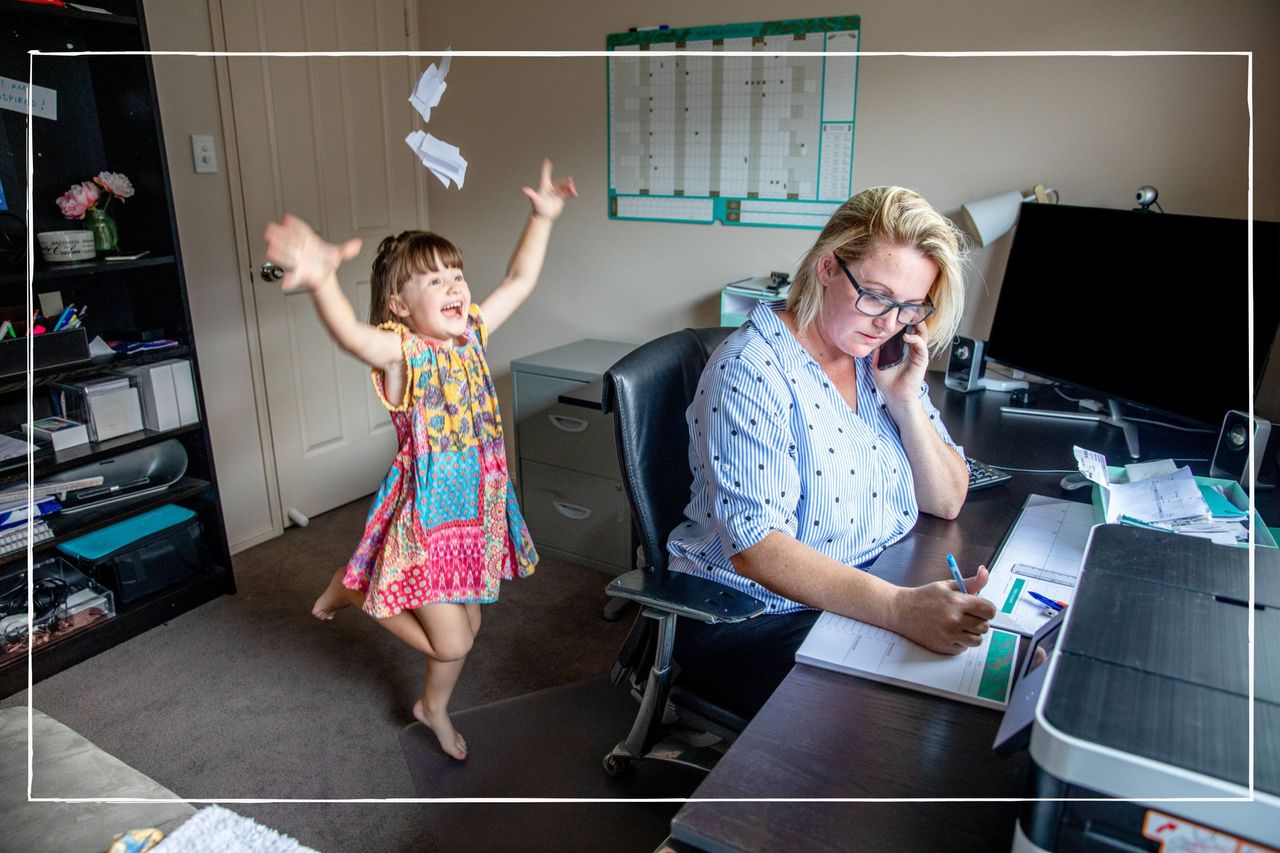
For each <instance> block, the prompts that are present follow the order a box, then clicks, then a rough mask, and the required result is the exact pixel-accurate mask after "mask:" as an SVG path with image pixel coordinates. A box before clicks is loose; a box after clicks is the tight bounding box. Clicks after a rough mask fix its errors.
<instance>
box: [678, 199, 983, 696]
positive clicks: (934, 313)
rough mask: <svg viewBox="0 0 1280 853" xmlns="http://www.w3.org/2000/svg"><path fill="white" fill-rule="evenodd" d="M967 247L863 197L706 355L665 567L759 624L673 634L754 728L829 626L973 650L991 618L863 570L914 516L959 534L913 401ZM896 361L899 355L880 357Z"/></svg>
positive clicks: (950, 325) (950, 329) (913, 211)
mask: <svg viewBox="0 0 1280 853" xmlns="http://www.w3.org/2000/svg"><path fill="white" fill-rule="evenodd" d="M962 262H963V247H962V237H961V235H960V233H959V232H958V230H957V229H956V228H955V226H954V225H952V224H951V223H950V222H949V221H948V220H947V219H946V218H945V217H943V216H942V215H941V214H939V213H938V212H937V211H936V210H935V209H934V208H933V207H932V206H931V205H930V204H929V203H928V202H927V201H926V200H925V199H924V198H923V197H921V196H920V195H918V194H916V193H914V192H912V191H911V190H907V189H903V188H900V187H875V188H872V189H868V190H865V191H863V192H861V193H859V194H858V195H856V196H854V197H853V198H851V199H849V201H847V202H845V203H844V204H843V205H841V207H840V208H839V210H837V211H836V212H835V214H834V215H832V217H831V219H830V220H829V221H828V223H827V225H826V227H825V228H824V229H823V231H822V234H821V235H820V236H819V238H818V240H817V242H816V243H815V244H814V245H813V247H812V248H811V249H810V250H809V252H808V253H807V254H806V255H805V257H804V259H803V260H802V261H801V264H800V267H799V269H798V270H797V272H796V275H795V280H794V284H793V285H792V288H791V291H790V294H789V296H788V299H787V301H786V303H785V304H784V303H782V302H776V303H761V304H760V305H758V306H757V307H756V308H755V310H754V311H753V312H752V313H751V316H750V318H749V320H748V321H747V323H746V324H745V325H743V327H742V328H740V329H739V330H737V331H736V332H734V333H733V334H732V335H731V336H730V337H729V338H728V339H727V340H726V341H725V342H724V344H723V345H721V346H720V348H719V349H718V350H717V351H716V352H715V353H714V354H713V355H712V357H711V360H710V361H709V363H708V364H707V367H706V370H705V371H704V373H703V375H702V378H701V380H700V382H699V386H698V394H697V395H696V396H695V398H694V402H693V404H692V405H691V406H690V407H689V411H688V413H687V415H686V417H687V420H688V423H689V436H690V448H689V462H690V466H691V468H692V471H693V486H692V496H691V499H690V502H689V505H688V506H687V507H686V509H685V516H686V519H687V520H686V521H685V522H684V523H683V524H681V525H680V526H678V527H677V528H676V529H675V530H674V531H673V532H672V534H671V537H670V539H669V541H668V549H669V551H670V553H671V562H670V568H671V569H672V570H674V571H684V572H689V573H690V574H694V575H698V576H701V577H705V578H710V579H712V580H716V581H719V582H720V583H723V584H726V585H728V586H732V587H734V588H737V589H740V590H743V591H744V592H747V593H748V594H750V595H753V596H755V597H756V598H759V599H761V600H763V601H764V602H765V605H766V608H767V609H766V612H765V613H764V614H763V615H761V616H759V617H757V618H755V619H752V620H749V621H747V622H744V623H739V624H736V625H704V624H701V623H698V622H695V621H693V620H682V621H681V622H680V623H679V625H680V630H679V631H678V633H677V638H676V649H675V657H676V660H677V661H679V663H680V665H681V668H682V675H681V679H682V681H683V682H684V683H686V684H689V683H692V684H694V685H696V688H697V690H698V691H699V692H700V693H702V694H703V695H706V696H707V698H709V699H712V700H715V701H719V702H721V703H723V704H725V705H727V706H728V707H730V708H732V709H734V710H736V711H738V712H739V713H741V714H743V715H744V716H751V715H753V714H754V713H755V711H756V710H758V709H759V707H760V705H762V704H763V703H764V700H765V699H767V698H768V696H769V695H770V693H772V692H773V690H774V688H775V687H776V686H777V685H778V683H779V682H780V681H781V680H782V678H783V677H784V676H785V675H786V673H787V672H788V671H789V670H790V668H791V664H792V662H793V660H794V654H795V650H796V648H797V647H798V646H799V644H800V642H801V641H802V640H803V639H804V636H805V634H806V633H808V630H809V628H810V627H811V626H812V624H813V622H814V620H815V619H816V618H817V616H818V613H819V612H820V611H821V610H829V611H833V612H836V613H841V614H844V615H846V616H850V617H853V618H855V619H859V620H862V621H864V622H870V623H873V624H876V625H880V626H883V627H885V628H888V629H890V630H892V631H895V632H897V633H899V634H902V635H904V636H907V637H910V638H911V639H913V640H915V641H916V642H918V643H920V644H921V645H923V646H925V647H927V648H930V649H933V650H934V651H938V652H942V653H947V654H956V653H959V652H961V651H963V650H964V649H966V648H968V647H970V646H974V645H977V644H978V643H980V642H981V639H982V634H984V633H985V632H986V631H987V628H988V620H989V619H991V618H992V617H993V616H994V615H995V610H994V608H993V607H992V605H991V604H990V603H989V602H987V601H985V600H983V599H981V598H978V597H977V596H976V595H974V594H973V593H976V592H977V591H978V590H980V589H981V588H982V587H983V586H984V585H985V584H986V580H987V572H986V569H985V568H979V569H978V571H977V573H976V574H975V575H974V576H973V577H972V578H969V579H966V586H967V588H968V591H969V592H968V594H966V593H962V592H960V591H959V589H958V588H957V586H956V584H955V583H954V582H952V581H946V582H939V583H933V584H928V585H926V586H923V587H917V588H905V587H898V586H894V585H893V584H890V583H888V582H887V581H884V580H881V579H880V578H877V577H874V576H872V575H870V574H868V573H867V572H865V571H863V570H862V569H864V568H865V567H867V566H869V565H870V564H871V563H872V562H873V561H874V560H875V558H876V557H877V556H878V555H879V554H880V553H881V552H882V551H883V550H884V549H885V548H887V547H888V546H889V545H892V544H893V543H894V542H896V541H897V540H899V539H901V538H902V537H903V536H905V535H906V534H907V532H908V531H909V530H910V529H911V528H912V526H913V525H914V524H915V522H916V518H917V516H918V514H919V513H920V512H927V513H930V514H933V515H937V516H941V517H943V518H954V517H955V516H956V514H957V513H959V511H960V507H961V506H962V505H963V503H964V500H965V495H966V493H967V491H968V471H967V468H966V465H965V461H964V456H963V452H962V451H961V450H960V449H959V448H958V447H957V446H956V445H955V443H954V442H953V441H952V440H951V437H950V435H949V434H948V433H947V429H946V427H945V426H944V425H943V423H942V420H941V418H940V417H939V415H938V412H937V410H936V409H935V408H934V406H933V405H932V403H931V402H930V401H929V397H928V393H927V387H926V385H925V383H924V373H925V369H926V367H927V366H928V363H929V351H930V349H931V348H932V349H933V350H935V351H936V350H938V349H941V347H942V345H943V344H945V342H947V341H949V340H950V339H951V337H952V336H953V335H954V333H955V329H956V326H957V324H958V322H959V319H960V315H961V312H962V311H963V307H964V282H963V278H962V275H961V265H962ZM893 350H898V351H899V352H891V351H893Z"/></svg>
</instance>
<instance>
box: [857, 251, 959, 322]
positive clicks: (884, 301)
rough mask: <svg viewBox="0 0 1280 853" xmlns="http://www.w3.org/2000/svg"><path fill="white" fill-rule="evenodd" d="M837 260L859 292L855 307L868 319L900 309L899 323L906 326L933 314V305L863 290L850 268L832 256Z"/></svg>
mask: <svg viewBox="0 0 1280 853" xmlns="http://www.w3.org/2000/svg"><path fill="white" fill-rule="evenodd" d="M832 257H833V258H835V259H836V263H837V264H839V265H840V269H842V270H844V275H845V278H847V279H849V283H850V284H852V285H853V289H854V290H856V291H857V292H858V301H857V302H855V303H854V304H853V305H854V307H855V308H857V309H858V310H859V311H861V312H862V313H863V314H866V315H867V316H868V317H883V316H884V315H885V314H888V313H889V312H890V311H892V310H893V309H894V308H897V309H898V322H899V323H902V324H903V325H904V326H905V325H910V324H915V323H921V322H923V321H924V320H925V319H927V318H928V316H929V315H930V314H932V313H933V311H934V307H933V306H932V305H928V304H925V305H917V304H915V303H913V302H899V301H898V300H896V299H890V298H889V297H887V296H881V295H880V294H878V293H872V292H871V291H870V290H863V289H862V286H861V285H860V284H858V281H857V279H855V278H854V277H853V273H851V272H849V268H848V267H847V266H845V265H844V261H843V260H841V259H840V256H839V255H836V254H832Z"/></svg>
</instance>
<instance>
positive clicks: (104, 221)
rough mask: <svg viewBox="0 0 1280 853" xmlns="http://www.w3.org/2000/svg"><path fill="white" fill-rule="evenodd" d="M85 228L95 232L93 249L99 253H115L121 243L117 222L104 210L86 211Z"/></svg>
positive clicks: (93, 209)
mask: <svg viewBox="0 0 1280 853" xmlns="http://www.w3.org/2000/svg"><path fill="white" fill-rule="evenodd" d="M84 227H85V229H86V230H89V231H92V232H93V248H94V250H95V251H97V252H98V253H102V252H111V251H114V250H115V248H116V246H117V245H118V244H119V242H120V235H119V233H117V231H116V221H115V220H114V219H112V218H111V217H110V216H109V215H107V212H106V211H104V210H98V209H97V208H96V207H95V208H92V209H90V210H86V211H85V214H84Z"/></svg>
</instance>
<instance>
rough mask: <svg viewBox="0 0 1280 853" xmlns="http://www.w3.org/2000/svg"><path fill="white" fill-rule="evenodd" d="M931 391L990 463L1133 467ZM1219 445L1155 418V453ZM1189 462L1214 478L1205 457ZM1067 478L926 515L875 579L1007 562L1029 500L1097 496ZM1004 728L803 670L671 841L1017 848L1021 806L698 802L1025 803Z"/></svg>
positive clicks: (1151, 435)
mask: <svg viewBox="0 0 1280 853" xmlns="http://www.w3.org/2000/svg"><path fill="white" fill-rule="evenodd" d="M929 384H930V395H931V397H932V398H933V400H934V402H935V403H936V404H937V405H938V407H939V408H940V409H941V410H942V412H943V418H944V420H945V421H946V423H947V426H948V429H949V430H950V431H951V434H952V436H953V437H954V438H955V439H956V440H957V441H958V442H960V443H962V444H963V445H964V447H965V450H966V452H967V453H968V454H969V455H970V456H972V457H975V458H977V459H980V460H982V461H984V462H987V463H989V464H992V465H997V466H1005V467H1014V468H1037V469H1041V468H1050V469H1065V470H1074V469H1075V460H1074V458H1073V456H1072V452H1071V447H1072V445H1073V444H1079V445H1081V446H1082V447H1087V448H1089V449H1092V450H1097V451H1098V452H1100V453H1103V454H1104V455H1105V456H1107V458H1108V460H1109V461H1110V462H1111V463H1112V464H1117V465H1119V464H1124V462H1126V461H1128V458H1127V452H1126V450H1125V444H1124V436H1123V435H1122V433H1121V432H1120V430H1119V429H1116V428H1115V427H1111V426H1107V425H1104V424H1096V423H1089V422H1083V421H1055V420H1046V419H1039V418H1026V417H1020V416H1016V415H1014V416H1011V415H1001V413H1000V410H999V407H1000V405H1001V404H1007V403H1008V395H1007V394H998V393H991V392H988V393H976V394H971V395H964V394H959V393H956V392H954V391H947V390H946V389H945V388H944V387H943V383H942V376H941V375H940V374H931V375H930V377H929ZM1214 438H1215V437H1214V436H1209V435H1203V434H1189V433H1182V432H1176V431H1172V430H1162V429H1159V428H1157V427H1147V426H1145V425H1144V426H1143V427H1142V428H1141V440H1142V445H1143V446H1142V450H1143V458H1144V459H1148V458H1162V457H1171V456H1172V457H1175V458H1182V459H1186V458H1192V459H1199V458H1203V459H1205V460H1207V459H1208V458H1209V456H1210V455H1211V454H1212V451H1213V441H1214ZM1192 467H1193V469H1194V470H1195V471H1196V473H1200V474H1204V473H1207V472H1208V462H1207V461H1205V462H1200V463H1192ZM1061 477H1062V474H1059V473H1054V474H1025V473H1017V474H1015V476H1014V479H1013V481H1012V482H1010V483H1006V484H1004V485H1002V486H998V487H996V488H992V489H985V490H982V491H978V492H974V493H972V494H971V495H970V496H969V498H968V500H967V501H966V503H965V508H964V510H963V511H962V512H961V514H960V517H959V518H957V519H956V520H955V521H943V520H942V519H938V518H934V517H931V516H921V518H920V522H919V523H918V524H917V525H916V528H915V529H914V530H913V531H912V532H911V534H910V535H909V536H907V537H906V538H905V539H904V540H902V541H901V542H899V543H897V544H896V545H894V546H893V547H892V548H890V549H888V550H887V551H885V552H884V554H882V555H881V556H880V558H879V560H877V561H876V563H875V565H874V566H873V567H872V572H873V573H874V574H876V575H879V576H881V577H884V578H886V579H887V580H891V581H893V582H894V583H898V584H902V585H906V586H915V585H919V584H923V583H928V582H931V581H936V580H943V579H945V578H947V577H948V571H947V566H946V562H945V555H946V554H947V553H948V552H949V553H952V554H955V556H956V559H957V561H958V562H959V563H960V565H961V567H962V568H963V571H964V573H965V574H966V575H967V574H969V573H971V572H972V570H973V568H974V567H975V566H977V565H978V564H980V563H985V562H987V561H989V560H990V559H991V557H992V556H993V555H994V553H995V550H996V548H997V547H998V546H999V544H1000V541H1001V539H1002V538H1003V537H1004V534H1005V532H1006V530H1007V529H1008V527H1009V525H1010V524H1012V522H1013V520H1014V519H1015V518H1016V516H1017V513H1018V510H1019V509H1020V508H1021V506H1022V503H1023V501H1024V500H1025V499H1026V496H1027V495H1028V494H1032V493H1035V494H1042V495H1047V496H1050V497H1063V498H1069V499H1074V500H1080V501H1088V500H1089V492H1088V490H1083V489H1082V490H1080V491H1076V492H1064V491H1063V490H1062V489H1061V488H1060V486H1059V480H1060V479H1061ZM1274 498H1275V496H1274V495H1271V496H1270V498H1269V503H1271V504H1274V502H1275V501H1274ZM1267 509H1268V507H1267V504H1265V503H1264V504H1263V513H1264V517H1267V518H1268V519H1270V520H1272V522H1273V523H1274V522H1275V519H1276V516H1275V514H1274V512H1272V513H1270V514H1268V513H1267ZM1272 509H1274V507H1272ZM999 724H1000V714H999V713H998V712H996V711H991V710H989V709H984V708H979V707H976V706H971V705H965V704H962V703H959V702H953V701H950V700H946V699H941V698H938V697H934V696H929V695H926V694H923V693H917V692H915V691H911V690H906V689H903V688H899V687H894V686H890V685H885V684H879V683H876V682H872V681H866V680H864V679H859V678H853V677H850V676H846V675H841V674H839V673H834V672H829V671H827V670H822V669H817V668H814V667H809V666H805V665H797V666H796V667H795V668H794V669H792V671H791V674H790V675H788V676H787V678H786V679H785V680H784V681H783V682H782V685H781V686H780V687H779V688H778V690H777V691H776V692H775V693H774V695H773V696H772V697H771V698H770V699H769V701H768V702H767V703H766V704H765V706H764V708H763V709H761V711H760V713H759V714H757V715H756V717H755V719H754V720H753V721H752V722H751V725H750V726H748V727H747V729H746V731H744V732H743V733H742V736H741V737H740V738H739V739H738V741H737V743H735V744H734V745H733V747H732V748H730V750H729V751H728V753H727V754H726V755H725V756H724V758H723V759H721V761H720V763H719V764H718V765H717V766H716V768H715V770H713V771H712V772H711V774H710V775H709V776H708V777H707V778H706V779H705V780H704V781H703V783H702V785H700V786H699V787H698V789H697V791H695V792H694V794H693V796H692V797H691V802H689V803H688V804H686V805H685V806H684V808H682V809H681V810H680V812H679V813H678V814H677V815H676V817H675V819H674V820H673V821H672V823H671V831H672V836H673V837H674V838H676V839H677V840H680V841H683V842H685V843H687V844H692V845H694V846H697V847H700V848H703V849H706V850H712V851H720V850H789V851H794V850H875V851H884V850H948V851H967V850H973V851H993V850H1008V849H1009V845H1010V842H1011V839H1012V836H1013V825H1014V821H1015V820H1016V817H1017V813H1018V809H1019V803H1017V802H963V803H954V802H951V803H949V802H809V803H776V802H750V803H725V802H720V803H714V802H696V801H697V800H708V799H715V798H731V799H733V798H745V799H760V798H795V799H803V798H809V799H857V798H864V799H867V800H882V801H883V800H886V799H892V798H904V799H910V798H936V799H939V800H951V799H961V798H978V799H998V798H1017V797H1022V796H1025V794H1024V790H1023V784H1024V779H1025V778H1026V773H1027V769H1028V760H1029V759H1028V757H1027V755H1026V753H1025V752H1024V753H1021V754H1019V755H1016V756H1013V757H1011V758H1008V759H1000V758H998V757H997V756H996V755H995V753H993V752H992V751H991V743H992V741H993V740H994V738H995V733H996V729H997V728H998V727H999Z"/></svg>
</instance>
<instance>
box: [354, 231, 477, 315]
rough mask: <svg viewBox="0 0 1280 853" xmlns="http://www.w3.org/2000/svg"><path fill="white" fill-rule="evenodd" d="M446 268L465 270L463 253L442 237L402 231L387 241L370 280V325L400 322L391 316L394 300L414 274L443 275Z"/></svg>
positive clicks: (374, 263) (375, 261) (380, 245)
mask: <svg viewBox="0 0 1280 853" xmlns="http://www.w3.org/2000/svg"><path fill="white" fill-rule="evenodd" d="M445 267H452V268H455V269H462V253H461V252H459V251H458V247H457V246H455V245H453V243H451V242H449V241H448V240H446V239H445V238H443V237H441V236H440V235H439V234H433V233H431V232H430V231H402V232H400V233H399V234H397V235H395V236H394V237H388V238H386V239H385V240H383V241H382V242H381V243H380V244H379V245H378V257H376V258H374V261H373V275H372V277H371V278H370V280H369V289H370V291H371V292H372V294H371V297H370V299H369V322H370V323H372V324H373V325H375V326H377V325H381V324H382V323H387V322H392V321H396V320H398V319H399V318H398V317H396V315H395V314H393V313H391V304H390V303H391V297H392V296H395V295H396V294H398V293H400V291H401V290H403V289H404V286H405V283H406V282H408V281H409V279H410V278H411V277H413V275H414V273H429V272H439V271H440V270H441V269H443V268H445Z"/></svg>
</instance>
